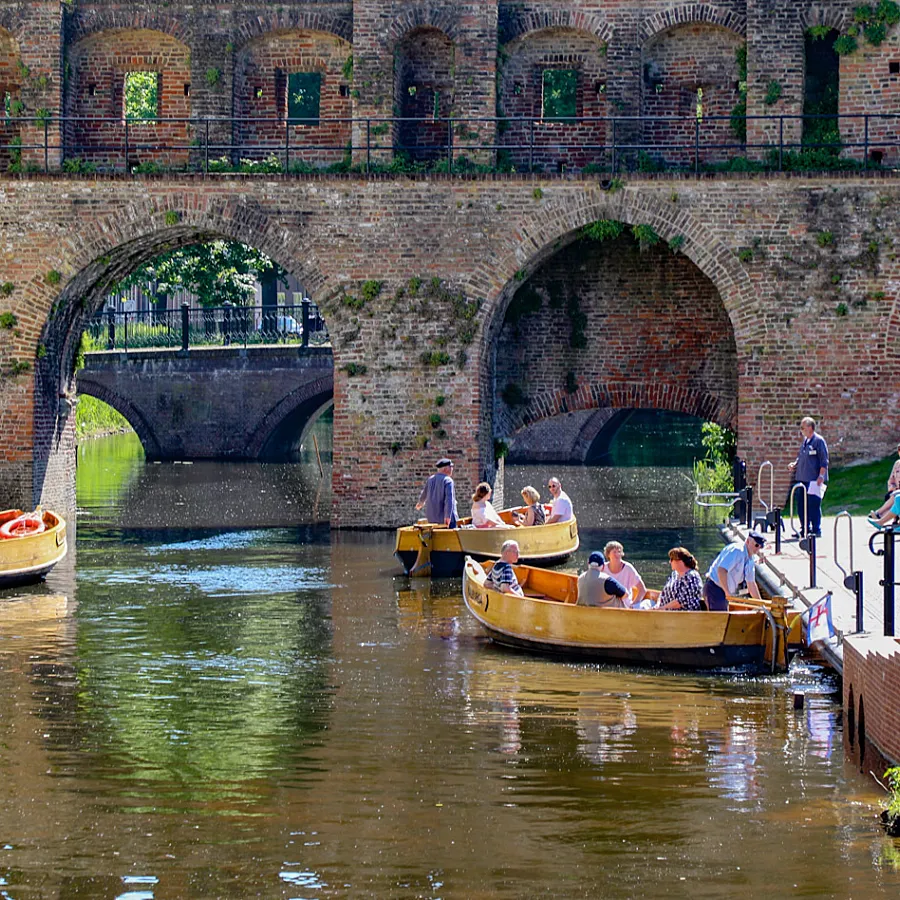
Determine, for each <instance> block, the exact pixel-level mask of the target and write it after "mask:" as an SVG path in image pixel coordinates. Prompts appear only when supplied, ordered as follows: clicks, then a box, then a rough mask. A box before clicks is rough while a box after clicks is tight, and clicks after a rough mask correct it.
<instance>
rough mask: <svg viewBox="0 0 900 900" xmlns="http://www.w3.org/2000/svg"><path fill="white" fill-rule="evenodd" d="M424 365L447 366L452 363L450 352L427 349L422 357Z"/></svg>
mask: <svg viewBox="0 0 900 900" xmlns="http://www.w3.org/2000/svg"><path fill="white" fill-rule="evenodd" d="M420 359H421V360H422V365H423V366H434V367H437V366H446V365H449V364H450V354H449V353H447V352H446V351H445V350H426V351H425V352H424V353H423V354H422V356H421V357H420Z"/></svg>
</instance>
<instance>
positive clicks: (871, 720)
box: [723, 516, 900, 767]
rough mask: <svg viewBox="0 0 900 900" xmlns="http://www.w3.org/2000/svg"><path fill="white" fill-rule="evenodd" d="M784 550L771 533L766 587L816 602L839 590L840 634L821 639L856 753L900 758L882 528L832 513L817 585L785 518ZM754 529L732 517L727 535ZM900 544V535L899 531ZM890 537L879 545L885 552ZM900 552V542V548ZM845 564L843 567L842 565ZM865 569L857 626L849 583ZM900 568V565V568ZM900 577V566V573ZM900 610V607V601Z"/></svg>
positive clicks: (835, 616)
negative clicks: (839, 682)
mask: <svg viewBox="0 0 900 900" xmlns="http://www.w3.org/2000/svg"><path fill="white" fill-rule="evenodd" d="M785 529H786V531H785V534H784V535H783V537H782V543H781V552H780V553H775V542H774V535H773V534H772V533H771V532H769V534H768V537H769V539H770V540H769V543H767V544H766V549H765V552H764V559H763V561H762V563H761V564H760V565H758V566H757V577H758V578H759V580H760V581H761V583H762V584H763V585H764V586H765V588H766V589H767V590H769V591H772V592H777V593H780V594H782V595H783V596H789V597H792V598H793V599H794V605H795V606H798V607H801V608H808V607H810V606H811V605H812V604H813V603H815V602H816V601H817V600H819V599H820V598H821V597H822V596H823V595H824V594H825V593H826V592H827V591H831V593H832V602H831V610H832V621H833V624H834V628H835V631H836V635H835V637H834V638H832V639H831V641H830V642H828V643H827V644H822V645H821V651H822V656H823V657H824V658H825V659H826V660H827V661H828V662H829V663H830V664H831V665H832V666H834V668H835V669H836V670H837V671H838V672H839V673H840V674H841V676H842V678H843V693H844V713H845V734H846V746H847V749H848V752H849V753H851V755H852V756H853V757H854V759H856V758H858V760H859V764H860V766H861V767H863V766H864V765H867V764H868V763H867V752H869V756H871V751H867V747H871V748H872V749H875V750H877V751H878V753H880V755H881V756H882V757H884V759H885V760H888V761H890V762H892V763H893V764H895V765H898V764H900V640H898V638H896V637H893V636H886V635H885V634H884V620H885V607H884V589H883V587H882V585H881V583H880V582H881V581H882V579H883V578H884V557H883V556H876V555H875V554H873V553H872V552H871V550H870V548H869V539H870V538H871V536H872V534H873V532H874V531H875V529H874V528H873V527H872V526H871V525H870V524H869V523H868V522H867V521H866V518H865V516H852V517H851V518H850V519H848V518H847V517H846V516H841V517H836V516H825V517H823V519H822V537H821V538H819V539H817V540H816V559H815V585H816V586H815V587H812V586H811V580H812V579H811V578H810V575H811V570H810V563H809V554H808V553H806V552H805V551H803V550H801V549H800V546H799V540H798V539H797V538H795V537H793V535H792V534H791V532H790V525H789V523H787V522H785ZM749 530H750V529H749V528H747V527H746V526H744V525H740V524H734V523H729V524H726V525H725V526H724V527H723V534H724V536H725V538H726V539H727V540H729V541H743V540H745V539H746V537H747V532H748V531H749ZM897 540H898V545H900V534H898V535H897ZM882 546H883V543H882V539H881V538H880V537H879V538H876V539H875V541H874V547H875V549H876V550H880V549H881V548H882ZM898 550H900V546H898ZM838 563H839V564H840V567H843V571H842V569H841V568H840V567H839V565H838ZM854 570H856V571H860V572H862V577H863V620H862V626H863V627H862V629H861V630H860V629H858V628H857V621H856V595H855V593H854V592H853V591H852V590H850V589H848V588H846V587H844V577H845V574H847V573H849V572H851V571H854ZM898 570H900V566H898ZM896 580H900V571H898V577H897V579H896ZM895 616H896V607H895Z"/></svg>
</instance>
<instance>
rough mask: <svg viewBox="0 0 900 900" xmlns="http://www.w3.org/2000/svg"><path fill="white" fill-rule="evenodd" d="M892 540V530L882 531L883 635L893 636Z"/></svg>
mask: <svg viewBox="0 0 900 900" xmlns="http://www.w3.org/2000/svg"><path fill="white" fill-rule="evenodd" d="M894 538H895V533H894V529H893V528H888V529H886V530H885V531H884V578H883V579H882V581H881V583H882V585H883V586H884V635H885V637H893V636H894Z"/></svg>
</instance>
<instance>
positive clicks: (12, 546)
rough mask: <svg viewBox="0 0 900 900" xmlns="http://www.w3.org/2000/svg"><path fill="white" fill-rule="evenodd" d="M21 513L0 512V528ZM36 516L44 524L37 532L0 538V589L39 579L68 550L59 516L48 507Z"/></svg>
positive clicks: (19, 510) (63, 521)
mask: <svg viewBox="0 0 900 900" xmlns="http://www.w3.org/2000/svg"><path fill="white" fill-rule="evenodd" d="M21 515H23V512H22V510H21V509H7V510H4V511H3V512H0V528H2V527H3V526H4V525H5V524H6V523H7V522H11V521H12V520H13V519H17V518H19V516H21ZM36 515H40V516H41V519H42V521H43V523H44V530H43V531H42V532H41V533H40V534H32V535H26V536H24V537H11V538H3V539H0V588H5V587H12V586H13V585H19V584H29V583H31V582H35V581H40V580H41V579H42V578H43V577H44V576H45V575H46V574H47V573H48V572H49V571H50V570H51V569H52V568H53V567H54V566H55V565H56V564H57V563H58V562H59V561H60V560H61V559H62V558H63V557H64V556H65V555H66V552H67V551H68V545H67V544H66V523H65V520H64V519H63V518H62V516H59V515H57V514H56V513H53V512H50V511H49V510H43V511H41V512H39V513H36Z"/></svg>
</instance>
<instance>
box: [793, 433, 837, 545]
mask: <svg viewBox="0 0 900 900" xmlns="http://www.w3.org/2000/svg"><path fill="white" fill-rule="evenodd" d="M800 432H801V434H802V435H803V443H802V444H801V445H800V450H799V451H798V453H797V459H796V460H795V461H794V462H792V463H791V465H790V470H791V471H792V472H793V473H794V483H795V484H796V483H798V482H799V483H801V484H803V485H804V487H805V488H806V508H807V512H808V518H809V522H808V523H807V522H804V523H803V531H804V534H805V533H807V532H811V533H812V534H814V535H815V536H816V537H822V497H823V496H824V495H825V486H826V485H827V484H828V445H827V444H826V443H825V441H824V439H823V438H822V436H821V435H818V434H816V420H815V419H811V418H810V417H809V416H806V417H805V418H804V419H801V420H800ZM800 503H801V506H802V503H803V501H802V499H801V500H800ZM801 515H802V513H801Z"/></svg>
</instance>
